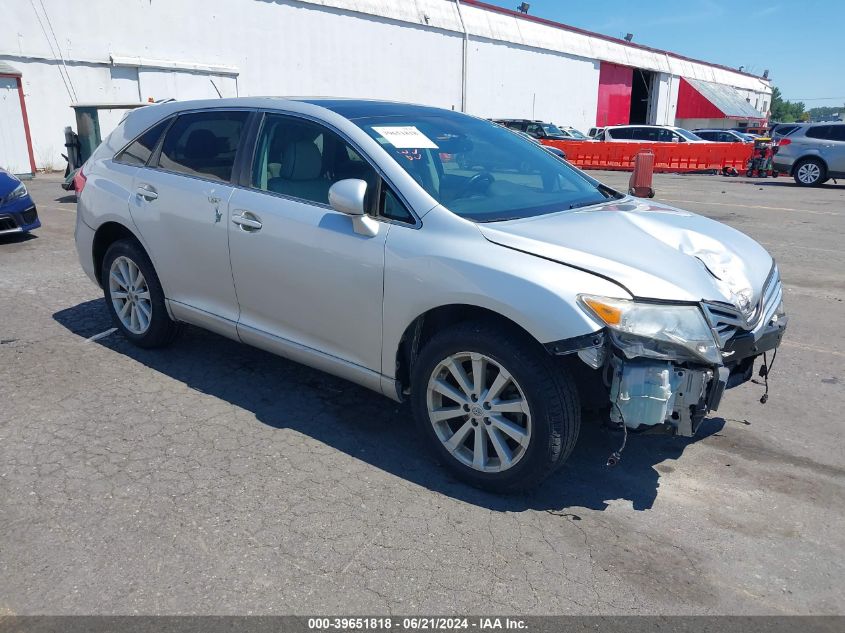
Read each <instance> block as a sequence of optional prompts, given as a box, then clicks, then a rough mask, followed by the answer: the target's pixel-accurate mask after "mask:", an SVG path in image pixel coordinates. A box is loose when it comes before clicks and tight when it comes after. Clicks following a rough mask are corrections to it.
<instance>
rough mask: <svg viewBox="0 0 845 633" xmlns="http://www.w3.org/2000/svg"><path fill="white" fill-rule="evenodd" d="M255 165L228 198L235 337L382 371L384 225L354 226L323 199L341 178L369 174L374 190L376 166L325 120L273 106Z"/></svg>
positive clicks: (370, 187)
mask: <svg viewBox="0 0 845 633" xmlns="http://www.w3.org/2000/svg"><path fill="white" fill-rule="evenodd" d="M252 165H253V168H252V174H251V176H250V182H249V183H248V184H249V187H247V188H238V189H236V190H235V192H234V193H233V195H232V197H231V199H230V201H229V205H230V208H231V221H230V222H229V245H230V252H231V261H232V274H233V276H234V279H235V288H236V289H237V294H238V301H239V303H240V320H239V322H238V333H239V334H240V336H241V338H242V339H243V340H245V341H249V342H253V343H256V344H261V343H260V341H259V340H256V338H255V337H256V336H258V335H263V334H269V335H271V336H273V337H276V338H278V339H281V340H282V341H283V342H284V343H285V344H286V345H287V344H293V345H295V346H301V347H298V349H300V350H301V349H302V348H307V349H306V350H305V351H306V353H311V352H313V351H314V350H319V352H322V353H323V354H327V355H329V356H330V357H333V358H334V359H339V360H340V361H346V362H347V363H352V364H354V365H356V366H358V367H360V368H364V369H366V370H370V371H372V372H380V371H381V336H382V299H383V280H384V244H385V239H386V237H387V232H388V229H389V228H390V225H389V224H387V223H383V224H380V225H379V231H378V233H377V234H376V235H375V236H364V235H359V234H357V233H355V231H354V230H353V226H352V221H351V218H350V217H349V216H347V215H345V214H343V213H338V212H337V211H334V210H332V209H331V207H329V205H328V191H329V187H330V186H331V185H332V184H333V183H334V182H337V181H338V180H343V179H345V178H359V179H363V180H365V181H367V183H368V195H370V197H375V192H376V189H377V187H378V182H379V179H378V175H377V174H376V172H375V170H374V169H373V168H372V166H370V164H369V163H367V162H366V161H365V160H363V159H362V157H361V156H360V154H359V153H358V152H357V151H356V150H354V149H353V148H352V147H351V146H350V145H348V144H347V143H346V142H345V141H344V140H342V139H341V138H340V137H339V136H338V135H337V134H335V133H334V132H332V131H331V130H329V129H328V128H325V127H323V126H321V125H318V124H316V123H313V122H310V121H305V120H302V119H298V118H295V117H290V116H285V115H279V114H267V115H265V119H264V121H263V124H262V126H261V131H260V133H259V135H258V140H257V143H256V154H255V157H254V159H253V163H252ZM370 204H375V202H374V201H370Z"/></svg>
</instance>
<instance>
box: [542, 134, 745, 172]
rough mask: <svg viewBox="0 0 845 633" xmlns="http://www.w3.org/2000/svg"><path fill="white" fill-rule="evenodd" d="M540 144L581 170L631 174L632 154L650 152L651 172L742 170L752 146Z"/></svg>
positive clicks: (610, 142)
mask: <svg viewBox="0 0 845 633" xmlns="http://www.w3.org/2000/svg"><path fill="white" fill-rule="evenodd" d="M542 142H543V144H544V145H551V146H552V147H559V148H560V149H562V150H563V151H564V152H566V160H568V161H569V162H570V163H572V164H573V165H575V166H576V167H580V168H582V169H612V170H621V171H631V170H633V169H634V158H635V157H636V155H637V154H638V153H639V152H640V151H642V150H644V149H648V150H651V151H652V152H654V171H656V172H686V171H709V170H716V171H722V169H724V168H725V167H732V168H733V169H736V170H739V171H745V167H746V164H747V162H748V159H749V158H751V152H752V151H753V149H754V147H753V145H751V144H746V143H638V142H634V143H614V142H612V141H553V140H547V139H543V141H542Z"/></svg>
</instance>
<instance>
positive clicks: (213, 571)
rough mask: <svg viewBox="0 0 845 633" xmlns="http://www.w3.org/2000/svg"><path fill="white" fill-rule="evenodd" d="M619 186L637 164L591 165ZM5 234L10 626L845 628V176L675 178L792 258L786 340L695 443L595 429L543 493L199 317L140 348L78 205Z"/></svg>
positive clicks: (4, 497)
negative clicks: (528, 622)
mask: <svg viewBox="0 0 845 633" xmlns="http://www.w3.org/2000/svg"><path fill="white" fill-rule="evenodd" d="M597 175H598V177H599V178H603V179H604V180H605V181H606V182H608V183H609V184H611V185H616V186H621V187H624V183H625V182H626V180H627V174H618V173H606V174H597ZM29 186H30V189H31V190H32V191H33V193H34V195H35V198H36V200H37V202H38V205H39V210H40V213H41V217H42V221H43V222H44V227H43V228H41V229H39V230H38V231H36V232H35V233H34V235H33V236H32V237H30V238H20V237H17V238H16V237H12V238H10V237H0V614H7V615H8V614H21V615H24V614H135V613H142V614H189V613H192V614H193V613H206V614H314V613H338V614H382V613H384V614H386V613H392V614H434V613H438V614H467V613H473V614H489V613H501V614H570V613H572V614H587V613H607V614H642V613H648V614H655V613H659V614H726V613H727V614H738V613H741V614H764V613H765V614H809V613H814V614H822V613H823V614H842V613H845V607H843V601H842V584H843V580H845V530H843V525H845V521H843V510H845V442H843V423H842V412H843V411H844V410H845V372H843V368H845V336H843V325H845V303H843V300H845V248H843V246H842V245H843V241H845V185H838V186H835V185H828V186H825V187H822V188H820V189H815V190H806V189H799V188H797V187H796V186H794V185H793V184H792V182H791V180H789V181H787V180H785V179H783V178H781V179H778V180H776V181H773V180H768V181H747V180H745V179H742V178H733V179H729V178H723V177H720V176H677V175H657V176H656V177H655V187H656V189H657V194H658V199H661V200H666V201H668V202H670V203H672V204H674V205H676V206H680V207H684V208H688V209H690V210H693V211H697V212H700V213H702V214H704V215H707V216H709V217H713V218H715V219H718V220H721V221H723V222H727V223H728V224H730V225H732V226H735V227H736V228H738V229H740V230H743V231H745V232H747V233H749V234H750V235H752V236H753V237H755V238H756V239H758V240H759V241H761V242H762V243H763V244H764V245H765V246H766V247H767V248H768V249H769V250H770V251H771V252H772V253H773V254H774V255H775V257H776V258H777V259H778V262H779V265H780V269H781V274H782V276H783V280H784V283H785V288H786V301H787V310H788V312H789V314H790V318H791V321H790V325H789V330H788V332H787V335H786V340H785V343H784V345H783V347H782V348H781V351H780V353H779V354H778V357H777V363H776V365H775V367H774V370H773V372H772V378H771V381H770V383H771V395H770V398H769V402H768V404H767V405H765V406H763V405H760V404H759V402H758V399H759V398H760V396H761V394H762V387H761V386H759V385H755V384H747V385H745V386H743V387H740V388H738V389H735V390H732V391H730V392H728V393H727V394H726V398H725V400H724V403H723V406H722V408H721V409H720V410H719V411H718V412H717V413H715V414H713V415H712V416H711V417H710V418H709V419H708V420H707V421H706V422H705V423H704V425H703V427H702V429H701V431H700V433H699V435H698V437H696V438H693V439H691V440H690V439H673V438H666V437H653V436H652V437H642V436H638V437H633V438H631V439H630V441H629V445H628V448H627V450H626V452H625V455H624V458H623V460H622V462H621V464H620V465H619V466H617V467H616V468H614V469H608V468H606V467H605V466H604V463H605V460H606V459H607V457H608V455H609V454H610V453H611V452H612V451H613V450H615V449H616V448H617V446H618V444H619V439H620V438H619V437H618V436H615V435H612V434H610V433H608V432H606V431H603V430H601V429H598V428H597V427H596V426H595V425H593V424H585V425H584V427H583V430H582V436H581V438H580V439H579V443H578V446H577V448H576V450H575V453H574V454H573V456H572V457H571V458H570V460H569V462H568V463H567V465H566V466H565V467H564V469H563V470H562V471H561V472H560V473H558V474H557V475H556V476H554V477H553V478H552V479H550V480H548V481H547V482H546V484H545V485H544V486H543V487H542V488H541V489H539V490H538V491H536V492H535V493H532V494H530V495H525V496H518V497H497V496H493V495H488V494H485V493H482V492H479V491H476V490H473V489H471V488H467V487H465V486H464V485H462V484H460V483H458V482H456V481H454V480H453V479H451V478H450V477H449V476H448V475H447V474H446V473H445V472H444V471H443V470H442V469H440V468H438V466H437V464H436V463H435V462H434V461H433V460H432V459H431V458H430V457H429V456H428V455H427V454H426V453H425V452H424V451H423V450H421V446H420V442H419V439H418V437H417V436H416V434H415V433H414V431H413V428H412V425H411V423H410V419H409V412H408V409H407V408H405V407H401V406H398V405H396V404H394V403H393V402H391V401H389V400H387V399H385V398H382V397H380V396H378V395H376V394H374V393H370V392H368V391H365V390H363V389H361V388H358V387H356V386H353V385H351V384H349V383H346V382H344V381H342V380H339V379H335V378H332V377H330V376H327V375H324V374H321V373H319V372H317V371H313V370H310V369H307V368H305V367H302V366H300V365H296V364H294V363H291V362H289V361H286V360H284V359H281V358H278V357H275V356H272V355H270V354H267V353H264V352H261V351H258V350H255V349H252V348H249V347H246V346H243V345H239V344H236V343H234V342H231V341H229V340H226V339H223V338H220V337H218V336H215V335H213V334H209V333H205V332H203V331H200V330H198V329H196V328H189V329H188V330H187V332H186V333H185V335H184V336H183V337H182V338H181V339H179V340H178V341H177V343H176V344H175V345H174V346H173V347H172V348H170V349H167V350H159V351H145V350H139V349H135V348H133V347H132V346H131V345H129V344H128V343H127V342H126V341H125V340H123V339H122V338H121V337H120V336H119V335H118V334H108V335H105V336H103V337H102V338H100V339H99V340H95V341H87V339H89V338H90V337H92V336H95V335H97V334H100V333H103V332H105V331H107V330H108V329H109V328H111V327H112V324H111V323H110V321H109V318H108V316H107V314H106V310H105V306H104V304H103V300H102V296H101V294H100V291H99V289H98V288H96V287H95V286H94V285H93V284H92V283H91V282H90V281H89V280H88V279H87V277H85V275H84V274H83V273H82V271H81V269H80V268H79V265H78V263H77V260H76V254H75V250H74V245H73V225H74V222H75V206H76V205H75V203H74V201H73V199H72V197H68V196H65V195H64V194H65V192H63V191H62V190H61V189H60V188H59V180H58V179H57V178H56V177H55V176H39V177H38V178H36V179H35V180H34V181H32V182H31V183H30V184H29Z"/></svg>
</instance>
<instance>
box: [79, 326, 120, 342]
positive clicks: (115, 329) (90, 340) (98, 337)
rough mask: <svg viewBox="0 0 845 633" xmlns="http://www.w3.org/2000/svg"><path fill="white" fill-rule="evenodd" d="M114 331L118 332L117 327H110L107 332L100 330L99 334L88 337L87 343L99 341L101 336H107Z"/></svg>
mask: <svg viewBox="0 0 845 633" xmlns="http://www.w3.org/2000/svg"><path fill="white" fill-rule="evenodd" d="M114 332H117V328H116V327H112V328H109V329H108V330H106V331H105V332H100V333H99V334H95V335H94V336H91V337H89V338H86V339H85V342H86V343H93V342H94V341H99V340H100V339H101V338H106V337H107V336H108V335H109V334H112V333H114Z"/></svg>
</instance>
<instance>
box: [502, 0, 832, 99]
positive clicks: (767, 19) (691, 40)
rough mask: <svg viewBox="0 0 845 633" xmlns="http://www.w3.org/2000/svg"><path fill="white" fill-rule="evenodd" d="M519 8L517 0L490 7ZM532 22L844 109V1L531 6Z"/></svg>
mask: <svg viewBox="0 0 845 633" xmlns="http://www.w3.org/2000/svg"><path fill="white" fill-rule="evenodd" d="M486 1H487V2H488V3H490V4H496V5H499V6H502V7H505V8H507V9H515V8H516V6H517V5H518V4H520V2H519V1H518V0H510V1H505V0H486ZM529 4H530V5H531V8H530V9H529V13H530V14H531V15H534V16H537V17H541V18H547V19H550V20H556V21H558V22H563V23H564V24H569V25H572V26H577V27H579V28H583V29H588V30H590V31H595V32H598V33H602V34H604V35H611V36H614V37H623V36H624V35H625V34H626V33H633V34H634V40H633V41H634V43H638V44H644V45H646V46H653V47H655V48H661V49H665V50H668V51H671V52H674V53H679V54H681V55H685V56H687V57H694V58H696V59H701V60H703V61H708V62H713V63H717V64H723V65H725V66H731V67H733V68H738V67H739V66H745V70H746V71H749V72H752V73H754V74H763V71H764V70H765V69H769V78H770V79H771V80H772V83H773V84H774V85H775V86H777V87H778V88H780V91H781V93H782V95H783V97H784V98H785V99H789V100H791V101H803V102H804V104H805V106H806V107H807V109H809V108H812V107H816V106H841V105H843V104H845V1H843V0H828V1H826V2H821V1H819V0H803V1H802V2H794V1H791V2H787V1H784V0H780V1H779V0H768V1H767V2H754V3H752V2H747V1H745V0H734V1H733V2H729V1H727V0H701V1H695V0H690V1H688V2H683V1H680V2H679V1H678V0H674V1H670V0H644V1H642V2H636V1H635V0H627V1H625V0H603V1H601V2H597V3H595V4H593V3H592V2H582V1H578V0H529Z"/></svg>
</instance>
